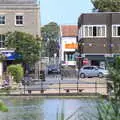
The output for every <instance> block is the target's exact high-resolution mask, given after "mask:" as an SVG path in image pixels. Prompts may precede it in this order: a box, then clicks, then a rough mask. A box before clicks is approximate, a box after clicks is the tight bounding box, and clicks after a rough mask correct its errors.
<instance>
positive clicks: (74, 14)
mask: <svg viewBox="0 0 120 120" xmlns="http://www.w3.org/2000/svg"><path fill="white" fill-rule="evenodd" d="M92 8H93V5H92V3H91V0H40V12H41V24H42V25H45V24H48V23H49V22H51V21H53V22H56V23H57V24H59V25H63V24H67V25H68V24H77V20H78V17H79V16H80V14H81V13H87V12H92Z"/></svg>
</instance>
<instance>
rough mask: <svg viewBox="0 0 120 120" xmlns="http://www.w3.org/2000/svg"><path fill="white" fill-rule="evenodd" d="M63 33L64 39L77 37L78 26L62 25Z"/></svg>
mask: <svg viewBox="0 0 120 120" xmlns="http://www.w3.org/2000/svg"><path fill="white" fill-rule="evenodd" d="M61 33H62V36H63V37H76V36H77V26H76V25H62V26H61Z"/></svg>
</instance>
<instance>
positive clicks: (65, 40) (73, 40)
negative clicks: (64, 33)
mask: <svg viewBox="0 0 120 120" xmlns="http://www.w3.org/2000/svg"><path fill="white" fill-rule="evenodd" d="M71 43H74V44H76V43H77V42H76V37H62V38H61V50H60V51H61V52H60V54H61V55H60V56H61V61H64V52H65V51H66V52H74V51H75V49H66V48H65V44H71ZM67 64H68V65H75V64H76V62H75V61H67Z"/></svg>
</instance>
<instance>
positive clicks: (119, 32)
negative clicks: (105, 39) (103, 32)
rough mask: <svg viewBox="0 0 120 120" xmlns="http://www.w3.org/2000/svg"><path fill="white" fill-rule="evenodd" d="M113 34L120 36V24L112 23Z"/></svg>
mask: <svg viewBox="0 0 120 120" xmlns="http://www.w3.org/2000/svg"><path fill="white" fill-rule="evenodd" d="M112 36H113V37H120V25H112Z"/></svg>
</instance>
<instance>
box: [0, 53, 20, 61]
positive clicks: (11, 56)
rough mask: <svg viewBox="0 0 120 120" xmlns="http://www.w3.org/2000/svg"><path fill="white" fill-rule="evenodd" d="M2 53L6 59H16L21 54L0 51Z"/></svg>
mask: <svg viewBox="0 0 120 120" xmlns="http://www.w3.org/2000/svg"><path fill="white" fill-rule="evenodd" d="M2 54H3V55H5V57H6V59H7V60H16V59H20V58H21V55H19V54H17V53H15V52H2Z"/></svg>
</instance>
